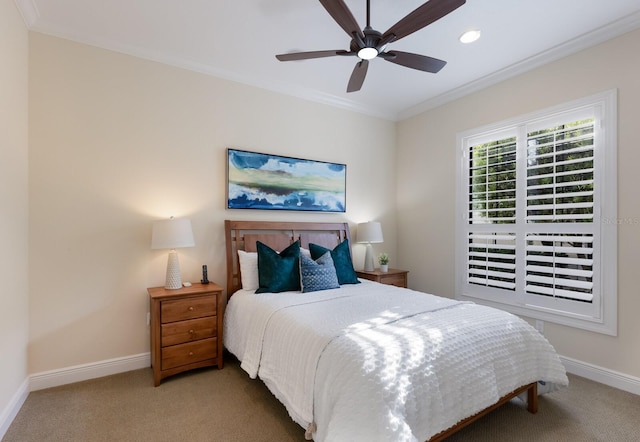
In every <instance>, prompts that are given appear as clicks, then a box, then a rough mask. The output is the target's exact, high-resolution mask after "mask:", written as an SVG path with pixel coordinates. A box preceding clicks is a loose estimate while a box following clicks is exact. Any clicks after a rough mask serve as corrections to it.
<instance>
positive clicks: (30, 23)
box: [14, 0, 640, 121]
mask: <svg viewBox="0 0 640 442" xmlns="http://www.w3.org/2000/svg"><path fill="white" fill-rule="evenodd" d="M14 1H15V4H16V6H17V7H18V9H19V10H20V13H21V14H22V17H23V19H24V21H25V23H26V24H27V27H28V28H29V29H30V30H32V31H35V32H40V33H43V34H48V35H52V36H55V37H59V38H64V39H67V40H72V41H75V42H78V43H83V44H87V45H90V46H95V47H99V48H102V49H107V50H110V51H114V52H119V53H123V54H126V55H131V56H134V57H137V58H141V59H145V60H149V61H155V62H158V63H162V64H166V65H170V66H174V67H178V68H181V69H186V70H190V71H194V72H199V73H202V74H205V75H210V76H214V77H219V78H222V79H225V80H229V81H234V82H237V83H241V84H245V85H248V86H253V87H257V88H260V89H265V90H269V91H272V92H277V93H280V94H284V95H289V96H293V97H296V98H300V99H304V100H308V101H312V102H316V103H320V104H326V105H329V106H332V107H337V108H340V109H344V110H348V111H351V112H357V113H361V114H364V115H368V116H372V117H376V118H381V119H384V120H389V121H402V120H405V119H408V118H411V117H414V116H416V115H418V114H421V113H423V112H426V111H429V110H431V109H435V108H436V107H439V106H442V105H444V104H446V103H449V102H452V101H454V100H457V99H459V98H462V97H464V96H466V95H469V94H472V93H474V92H477V91H480V90H482V89H485V88H487V87H490V86H493V85H495V84H497V83H500V82H502V81H505V80H508V79H510V78H513V77H516V76H518V75H521V74H523V73H525V72H527V71H530V70H533V69H535V68H538V67H541V66H544V65H545V64H548V63H551V62H553V61H556V60H559V59H561V58H563V57H566V56H568V55H571V54H574V53H576V52H579V51H581V50H584V49H587V48H589V47H592V46H595V45H597V44H600V43H603V42H605V41H607V40H610V39H612V38H615V37H618V36H620V35H622V34H625V33H627V32H630V31H633V30H636V29H638V28H640V12H636V13H634V14H631V15H629V16H627V17H624V18H622V19H620V20H617V21H615V22H612V23H610V24H608V25H605V26H603V27H601V28H598V29H596V30H594V31H591V32H589V33H586V34H583V35H581V36H579V37H577V38H575V39H573V40H570V41H568V42H566V43H563V44H561V45H558V46H555V47H554V48H551V49H549V50H547V51H544V52H541V53H539V54H536V55H534V56H532V57H529V58H527V59H524V60H522V61H520V62H517V63H515V64H513V65H511V66H509V67H506V68H504V69H501V70H500V71H497V72H494V73H492V74H490V75H487V76H485V77H483V78H480V79H478V80H475V81H472V82H470V83H467V84H464V85H462V86H459V87H457V88H455V89H452V90H450V91H448V92H445V93H443V94H440V95H437V96H435V97H433V98H430V99H427V100H425V101H423V102H421V103H419V104H417V105H415V106H412V107H409V108H407V109H405V110H403V111H400V112H398V113H395V112H386V111H385V110H384V109H379V108H374V107H371V106H367V105H363V104H359V103H356V102H354V101H352V100H348V99H345V98H342V97H338V96H336V95H333V94H327V93H324V92H319V91H317V90H313V89H311V88H304V87H292V86H291V85H290V84H283V83H278V82H271V81H262V80H260V79H257V78H255V77H253V76H251V75H245V74H241V73H237V72H232V71H228V70H224V69H219V68H215V67H212V66H209V65H206V64H204V63H198V62H196V61H194V60H190V59H185V58H182V57H175V56H167V55H166V54H162V53H160V52H156V51H150V50H148V49H144V48H140V47H135V46H131V45H122V44H119V43H115V42H113V41H110V40H100V39H95V38H93V37H91V36H88V35H80V34H74V33H70V32H69V31H68V30H65V29H60V28H57V27H55V26H50V25H47V24H46V23H42V22H41V21H40V20H39V18H40V14H39V12H38V8H37V6H36V4H35V0H14Z"/></svg>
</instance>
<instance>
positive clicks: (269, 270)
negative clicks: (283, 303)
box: [256, 241, 300, 293]
mask: <svg viewBox="0 0 640 442" xmlns="http://www.w3.org/2000/svg"><path fill="white" fill-rule="evenodd" d="M256 248H257V251H258V281H259V287H258V289H257V290H256V293H279V292H288V291H296V290H300V264H299V262H300V241H296V242H294V243H293V244H291V245H290V246H289V247H287V248H286V249H284V250H283V251H282V252H280V253H278V252H276V251H275V250H273V249H272V248H271V247H269V246H268V245H266V244H264V243H262V242H260V241H256Z"/></svg>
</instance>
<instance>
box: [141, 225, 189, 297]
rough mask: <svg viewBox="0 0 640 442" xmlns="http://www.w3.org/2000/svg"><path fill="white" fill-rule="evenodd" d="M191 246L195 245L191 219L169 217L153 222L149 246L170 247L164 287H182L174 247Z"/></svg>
mask: <svg viewBox="0 0 640 442" xmlns="http://www.w3.org/2000/svg"><path fill="white" fill-rule="evenodd" d="M193 246H195V242H194V241H193V231H192V230H191V220H188V219H185V218H182V219H175V218H174V217H171V218H169V219H166V220H161V221H156V222H154V223H153V231H152V233H151V248H152V249H170V251H169V258H168V259H167V278H166V281H165V284H164V288H166V289H172V290H173V289H179V288H181V287H182V278H181V277H180V263H179V262H178V253H177V252H176V250H175V249H178V248H181V247H193Z"/></svg>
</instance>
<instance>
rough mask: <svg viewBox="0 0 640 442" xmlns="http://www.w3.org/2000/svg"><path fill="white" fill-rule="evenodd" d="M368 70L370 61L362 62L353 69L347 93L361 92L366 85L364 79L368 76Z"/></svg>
mask: <svg viewBox="0 0 640 442" xmlns="http://www.w3.org/2000/svg"><path fill="white" fill-rule="evenodd" d="M367 69H369V60H360V61H359V62H358V63H357V64H356V67H355V68H353V72H352V73H351V78H349V84H348V85H347V92H356V91H359V90H360V88H361V87H362V83H364V77H366V76H367Z"/></svg>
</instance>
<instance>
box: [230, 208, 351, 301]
mask: <svg viewBox="0 0 640 442" xmlns="http://www.w3.org/2000/svg"><path fill="white" fill-rule="evenodd" d="M224 233H225V241H226V244H227V297H231V295H233V294H234V293H235V292H236V291H238V290H240V288H241V286H242V284H241V280H240V265H239V258H238V250H244V251H246V252H255V251H256V241H260V242H263V243H264V244H266V245H268V246H269V247H271V248H272V249H274V250H276V251H278V252H279V251H281V250H283V249H285V248H286V247H288V246H289V245H290V244H292V243H293V242H294V241H297V240H300V245H301V246H302V247H305V248H309V243H314V244H318V245H321V246H323V247H326V248H329V249H333V248H334V247H335V246H337V245H338V244H340V243H341V242H342V241H344V240H345V239H348V240H349V243H351V236H350V234H349V224H348V223H305V222H277V221H231V220H225V222H224Z"/></svg>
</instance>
